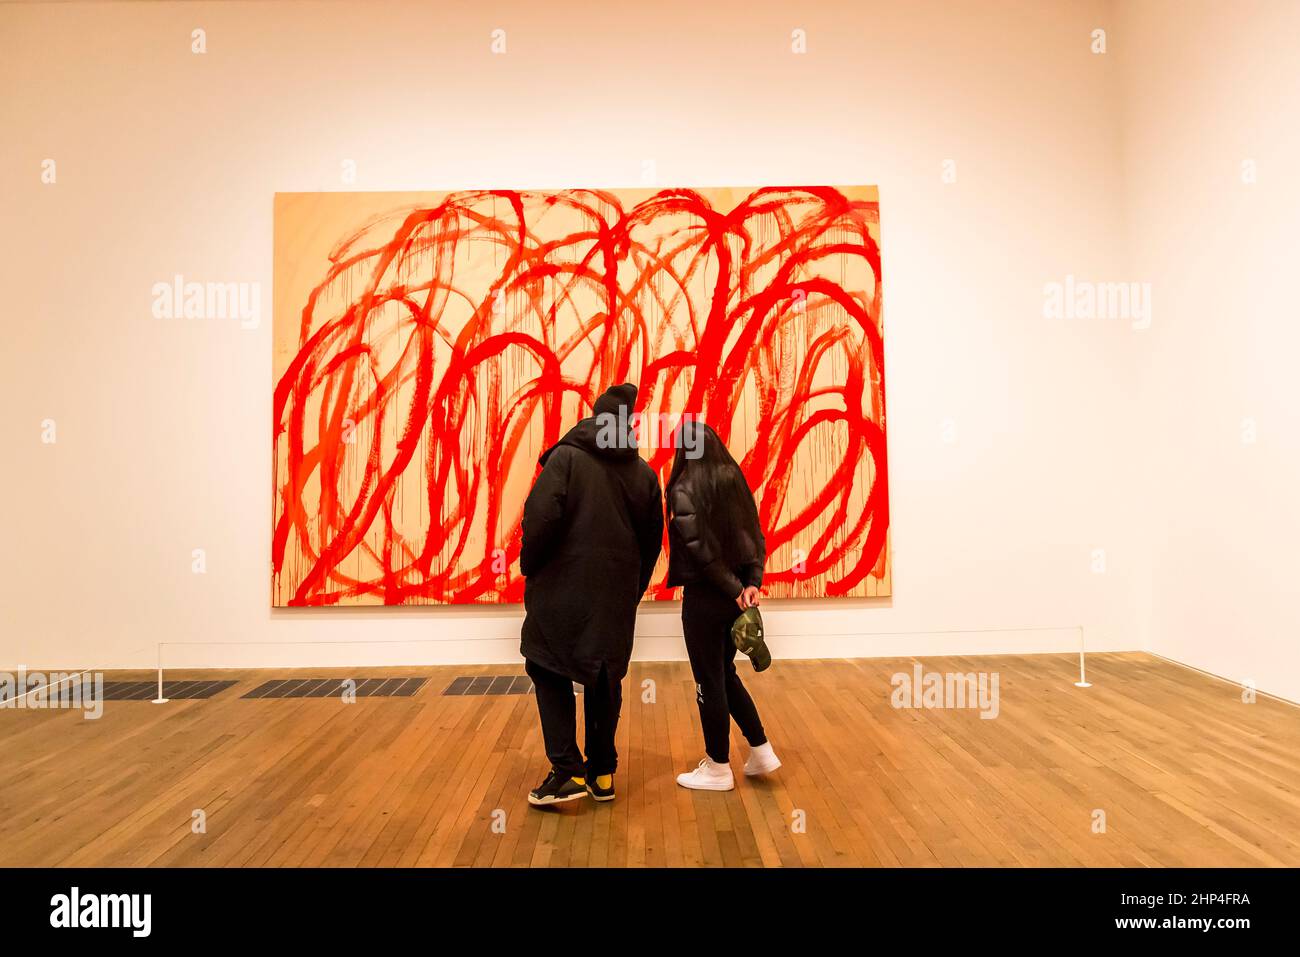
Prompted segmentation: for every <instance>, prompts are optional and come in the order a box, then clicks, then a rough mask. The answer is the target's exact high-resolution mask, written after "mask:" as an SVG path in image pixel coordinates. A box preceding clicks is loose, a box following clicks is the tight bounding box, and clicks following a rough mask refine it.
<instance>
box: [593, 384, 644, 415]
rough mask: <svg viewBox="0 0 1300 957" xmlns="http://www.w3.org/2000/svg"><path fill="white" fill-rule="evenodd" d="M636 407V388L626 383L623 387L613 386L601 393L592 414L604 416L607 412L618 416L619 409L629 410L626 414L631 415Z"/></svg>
mask: <svg viewBox="0 0 1300 957" xmlns="http://www.w3.org/2000/svg"><path fill="white" fill-rule="evenodd" d="M634 405H636V386H634V385H633V384H632V383H630V382H624V383H623V384H622V385H616V386H611V387H610V388H608V389H606V390H605V391H604V392H603V393H601V396H600V398H599V399H597V400H596V404H595V405H594V406H593V407H592V410H591V412H592V414H593V415H604V414H605V413H606V412H610V413H613V414H614V415H618V411H619V409H624V408H625V409H627V412H626V413H625V414H626V415H631V414H632V407H633V406H634Z"/></svg>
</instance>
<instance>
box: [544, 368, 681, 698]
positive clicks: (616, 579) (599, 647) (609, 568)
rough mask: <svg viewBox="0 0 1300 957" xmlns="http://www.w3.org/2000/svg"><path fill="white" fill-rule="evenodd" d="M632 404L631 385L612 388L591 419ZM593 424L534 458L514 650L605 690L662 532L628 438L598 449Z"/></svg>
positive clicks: (642, 466) (624, 647) (655, 486)
mask: <svg viewBox="0 0 1300 957" xmlns="http://www.w3.org/2000/svg"><path fill="white" fill-rule="evenodd" d="M635 398H636V388H635V387H634V386H632V385H628V384H625V385H622V386H616V387H614V388H613V389H610V390H608V391H607V392H605V393H604V395H602V396H601V397H600V398H599V399H598V400H597V401H596V405H595V409H594V411H595V412H596V413H597V415H600V414H601V413H603V412H614V413H615V414H617V410H618V408H619V407H620V406H623V407H625V408H626V409H627V410H628V411H629V412H630V411H631V405H632V402H633V401H634V400H635ZM601 424H602V421H601V420H599V419H598V418H597V416H592V417H591V418H587V419H583V420H582V421H581V422H579V423H578V424H577V425H575V426H574V427H573V428H572V429H570V430H569V431H568V433H567V434H565V436H564V438H562V439H561V440H560V441H559V442H557V443H556V444H555V445H553V446H552V447H551V448H550V449H548V450H547V451H546V453H545V454H544V455H543V456H542V458H541V464H542V472H541V474H540V475H539V476H538V477H537V481H536V482H535V483H534V484H533V489H532V491H531V492H530V493H529V495H528V500H527V501H526V502H525V504H524V519H523V544H522V548H521V550H520V553H519V567H520V570H521V571H522V572H523V574H524V576H525V577H526V578H527V581H526V582H525V584H524V610H525V617H524V625H523V634H522V637H521V640H520V651H521V652H522V653H523V656H524V657H525V658H527V659H529V660H530V661H535V662H536V663H537V664H539V665H541V666H542V667H543V668H546V669H548V670H550V671H554V672H556V673H558V674H562V675H564V676H566V677H567V678H569V679H570V680H572V681H577V682H579V683H580V684H584V685H589V684H592V683H594V682H595V680H596V678H597V676H598V675H599V674H600V670H601V668H602V667H604V668H605V669H606V672H607V673H608V675H609V677H610V678H611V679H612V680H614V681H618V680H620V679H621V678H622V677H623V675H624V674H626V673H627V665H628V661H629V659H630V658H631V657H632V634H633V630H634V628H635V625H636V607H637V603H638V602H639V601H640V600H641V595H642V594H643V593H644V592H645V590H646V586H647V585H649V584H650V576H651V574H652V573H653V572H654V567H655V562H657V561H658V560H659V551H660V549H661V548H662V546H663V533H664V517H663V495H662V493H661V492H660V490H659V478H658V476H656V475H655V473H654V470H653V469H651V468H650V466H649V465H647V464H646V462H645V461H644V460H643V459H642V458H641V456H640V454H639V453H638V452H637V447H636V443H635V441H632V440H630V438H629V439H626V440H625V441H624V442H623V443H622V444H620V445H618V446H616V447H612V448H606V447H602V444H608V443H607V442H606V443H602V442H600V441H598V436H599V435H600V427H601ZM608 434H612V433H607V435H608Z"/></svg>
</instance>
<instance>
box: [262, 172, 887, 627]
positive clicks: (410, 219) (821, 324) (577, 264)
mask: <svg viewBox="0 0 1300 957" xmlns="http://www.w3.org/2000/svg"><path fill="white" fill-rule="evenodd" d="M274 312H275V315H274V343H275V345H274V353H275V355H274V378H275V404H274V488H275V495H274V506H273V512H274V514H273V523H274V524H273V533H272V534H273V537H272V547H271V576H272V579H271V587H272V600H273V602H274V604H275V605H280V606H283V605H317V606H320V605H372V604H389V605H411V604H429V603H442V602H450V603H471V602H519V601H522V599H523V586H524V582H523V579H522V578H521V577H520V575H519V565H518V555H519V522H520V517H521V513H522V509H523V503H524V498H525V496H526V495H527V493H528V489H529V487H530V486H531V484H532V481H533V479H534V477H535V475H536V472H537V458H538V456H539V455H540V454H541V453H542V452H543V451H544V450H545V449H546V448H547V447H548V446H550V445H551V444H552V443H553V442H555V441H556V439H558V438H559V437H560V436H561V435H562V434H563V433H564V431H565V430H566V429H568V428H569V427H570V426H572V425H573V424H574V423H575V422H576V421H577V420H578V419H579V418H581V417H582V416H584V415H589V414H590V410H591V405H592V403H593V401H594V400H595V398H596V396H598V395H599V394H600V393H601V391H602V390H604V389H605V388H606V387H608V386H610V385H613V384H616V383H619V382H625V381H626V382H632V383H634V384H635V385H637V387H638V388H639V390H640V394H639V397H638V401H637V410H638V412H640V413H641V422H640V430H639V434H640V439H641V445H642V454H643V456H644V457H645V458H646V460H647V461H648V462H650V464H651V465H652V466H653V467H654V468H655V469H656V470H658V472H659V474H660V477H661V481H663V482H665V483H666V481H667V478H668V472H669V468H670V465H671V462H672V455H673V449H672V439H671V431H672V428H673V426H674V425H675V423H676V422H677V421H679V419H680V417H681V416H682V415H683V414H685V413H689V414H694V415H698V416H701V417H702V418H703V419H704V420H705V421H706V422H708V423H709V424H710V425H712V426H713V427H714V428H715V429H716V430H717V431H718V433H719V435H721V437H722V438H723V440H724V441H726V442H727V444H728V446H729V447H730V448H731V451H732V453H733V454H734V455H735V457H736V460H737V461H738V462H740V463H741V466H742V468H743V469H744V471H745V474H746V476H747V477H748V479H749V484H750V486H751V488H753V490H754V494H755V496H756V498H757V501H758V507H759V514H760V516H761V518H762V521H763V526H764V529H765V533H766V536H767V545H768V558H767V571H766V578H765V589H764V590H765V592H766V593H767V594H768V595H769V596H773V597H802V598H825V597H834V596H883V595H888V594H889V593H890V588H891V577H890V552H889V493H888V482H887V468H886V445H885V373H884V350H883V344H882V338H881V336H882V319H881V274H880V219H879V202H878V196H877V192H876V189H875V187H867V186H856V187H823V186H805V187H780V188H776V187H773V188H761V189H662V190H650V189H611V190H598V189H572V190H559V191H554V192H547V191H513V190H482V191H478V190H475V191H466V192H455V193H282V194H278V195H277V196H276V198H275V306H274ZM666 568H667V562H666V560H661V562H660V566H659V568H658V569H657V570H656V573H655V576H654V579H653V582H652V585H651V589H650V592H649V595H648V597H650V598H671V597H673V592H674V590H672V589H667V588H665V587H664V586H663V581H664V577H665V574H666Z"/></svg>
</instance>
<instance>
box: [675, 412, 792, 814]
mask: <svg viewBox="0 0 1300 957" xmlns="http://www.w3.org/2000/svg"><path fill="white" fill-rule="evenodd" d="M676 445H677V453H676V455H675V456H674V458H673V469H672V473H671V474H670V475H669V479H668V491H667V494H666V500H667V505H668V519H669V521H668V580H667V584H668V585H669V586H677V585H682V586H685V587H684V588H683V589H682V631H683V633H684V635H685V638H686V653H687V655H688V656H689V657H690V659H691V673H692V675H693V676H694V677H695V690H696V703H697V704H698V705H699V709H700V724H701V726H702V728H703V731H704V751H705V757H704V760H702V761H701V762H700V764H699V766H698V767H697V768H696V769H695V770H694V771H690V772H688V773H686V774H679V775H678V776H677V783H678V784H680V785H681V786H682V787H686V788H692V789H694V790H706V791H730V790H731V789H732V788H733V787H735V778H734V776H733V775H732V773H731V765H730V763H729V753H728V752H729V747H728V746H729V743H730V736H731V720H730V719H731V718H734V719H735V720H736V724H737V725H739V727H740V730H741V733H742V734H744V736H745V740H746V741H748V742H749V744H750V747H751V751H750V754H749V759H748V760H747V761H746V762H745V773H746V774H748V775H755V774H766V773H768V772H769V771H775V770H776V769H777V768H779V767H780V766H781V762H780V760H778V759H777V756H776V754H775V753H773V751H772V745H771V744H770V743H769V742H768V740H767V735H766V734H765V733H764V732H763V723H762V721H761V720H759V717H758V709H757V708H756V707H755V706H754V699H753V698H751V697H750V696H749V692H748V691H747V690H745V686H744V684H743V683H742V682H741V680H740V675H738V674H737V673H736V662H735V659H736V646H735V645H734V644H732V641H731V624H732V622H733V621H734V620H735V619H736V616H737V615H738V614H739V613H740V612H741V611H743V610H744V609H746V608H749V607H750V606H753V605H757V604H758V603H759V600H760V598H759V588H760V587H761V586H762V584H763V564H764V562H765V561H766V559H767V543H766V541H765V540H764V538H763V529H762V527H761V525H760V522H759V518H758V508H757V506H756V505H755V503H754V494H753V493H752V492H751V491H750V489H749V485H748V483H747V482H746V481H745V475H744V473H743V472H742V471H741V470H740V466H739V465H737V464H736V460H735V459H733V458H732V457H731V453H730V452H728V451H727V447H726V446H725V445H724V444H723V443H722V440H721V439H720V438H718V434H717V433H716V432H714V431H713V429H712V428H710V427H709V426H707V425H705V424H704V423H703V422H700V421H698V420H694V419H688V420H687V421H685V422H683V423H682V426H681V428H680V429H679V430H678V433H677V437H676Z"/></svg>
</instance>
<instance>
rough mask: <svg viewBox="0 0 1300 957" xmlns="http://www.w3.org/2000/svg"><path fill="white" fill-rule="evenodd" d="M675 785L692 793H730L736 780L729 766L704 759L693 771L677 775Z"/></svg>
mask: <svg viewBox="0 0 1300 957" xmlns="http://www.w3.org/2000/svg"><path fill="white" fill-rule="evenodd" d="M677 783H678V784H680V785H681V786H682V787H684V788H690V789H691V790H692V791H730V790H731V789H732V788H734V787H735V786H736V778H735V776H734V775H733V774H732V773H731V765H730V764H718V762H716V761H711V760H710V759H708V758H705V759H704V760H703V761H701V762H700V765H699V767H697V768H696V769H695V770H694V771H687V772H686V773H685V774H679V775H677Z"/></svg>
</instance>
